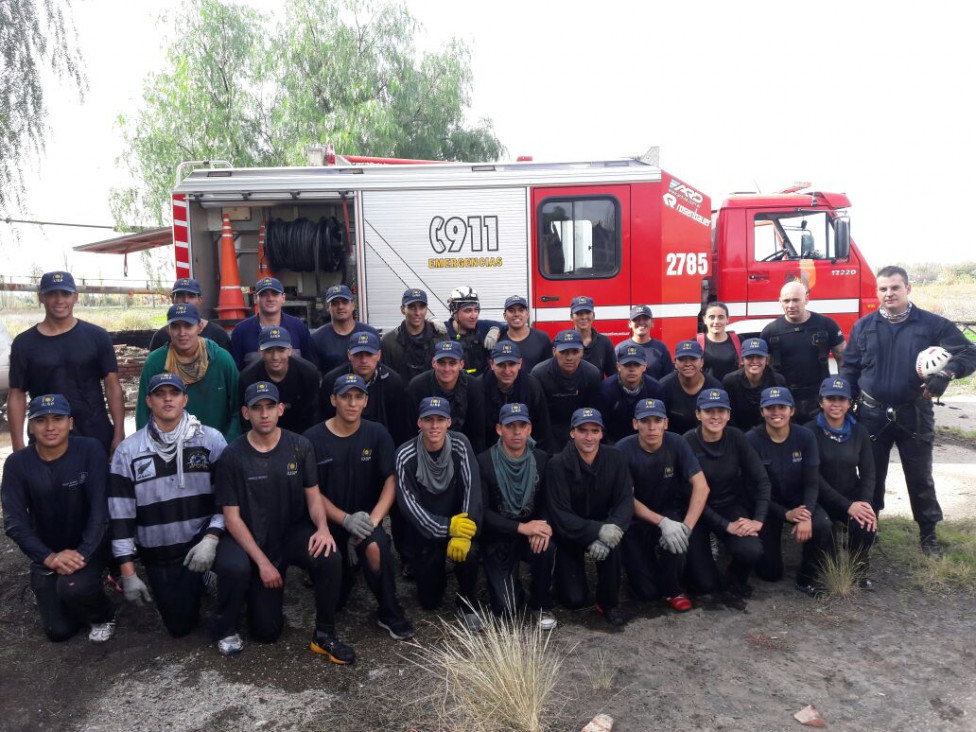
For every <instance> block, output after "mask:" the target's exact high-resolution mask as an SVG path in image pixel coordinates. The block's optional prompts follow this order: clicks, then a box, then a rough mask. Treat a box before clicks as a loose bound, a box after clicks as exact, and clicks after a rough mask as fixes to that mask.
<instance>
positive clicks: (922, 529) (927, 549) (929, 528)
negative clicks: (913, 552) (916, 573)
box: [918, 524, 942, 559]
mask: <svg viewBox="0 0 976 732" xmlns="http://www.w3.org/2000/svg"><path fill="white" fill-rule="evenodd" d="M918 528H919V544H920V545H921V547H922V554H924V555H925V556H927V557H928V558H929V559H942V547H941V546H939V539H938V537H936V535H935V524H919V525H918Z"/></svg>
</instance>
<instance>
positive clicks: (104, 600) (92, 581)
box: [30, 562, 115, 642]
mask: <svg viewBox="0 0 976 732" xmlns="http://www.w3.org/2000/svg"><path fill="white" fill-rule="evenodd" d="M102 569H103V566H102V564H101V562H91V563H89V564H88V565H87V566H86V567H83V568H82V569H79V570H78V571H77V572H74V573H73V574H68V575H60V574H58V573H57V572H55V571H53V570H50V569H48V568H47V567H44V566H42V565H39V564H32V565H31V571H30V584H31V590H33V592H34V597H36V598H37V609H38V610H39V611H40V613H41V624H42V625H43V626H44V634H45V635H46V636H47V637H48V638H49V639H50V640H52V641H55V642H60V641H66V640H68V639H69V638H71V637H72V636H73V635H74V634H75V633H77V632H78V630H79V629H81V628H83V627H85V626H87V625H95V624H98V623H107V622H108V621H109V620H112V618H114V617H115V614H114V612H113V611H112V605H111V604H110V603H109V600H108V597H107V596H106V595H105V591H104V589H103V588H102Z"/></svg>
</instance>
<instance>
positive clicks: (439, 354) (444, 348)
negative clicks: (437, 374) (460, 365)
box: [434, 341, 464, 361]
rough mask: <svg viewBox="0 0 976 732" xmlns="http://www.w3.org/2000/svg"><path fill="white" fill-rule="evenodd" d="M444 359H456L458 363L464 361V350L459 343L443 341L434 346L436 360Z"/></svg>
mask: <svg viewBox="0 0 976 732" xmlns="http://www.w3.org/2000/svg"><path fill="white" fill-rule="evenodd" d="M442 358H454V359H457V360H458V361H463V360H464V350H463V349H462V348H461V344H460V343H458V342H457V341H441V342H440V343H438V344H437V345H436V346H434V360H435V361H440V360H441V359H442Z"/></svg>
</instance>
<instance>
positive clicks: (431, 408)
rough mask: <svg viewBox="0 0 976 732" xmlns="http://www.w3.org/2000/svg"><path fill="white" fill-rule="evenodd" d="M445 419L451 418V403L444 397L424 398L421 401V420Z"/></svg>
mask: <svg viewBox="0 0 976 732" xmlns="http://www.w3.org/2000/svg"><path fill="white" fill-rule="evenodd" d="M424 417H444V418H445V419H450V418H451V403H450V402H449V401H447V399H445V398H444V397H424V398H423V399H421V400H420V418H421V419H423V418H424Z"/></svg>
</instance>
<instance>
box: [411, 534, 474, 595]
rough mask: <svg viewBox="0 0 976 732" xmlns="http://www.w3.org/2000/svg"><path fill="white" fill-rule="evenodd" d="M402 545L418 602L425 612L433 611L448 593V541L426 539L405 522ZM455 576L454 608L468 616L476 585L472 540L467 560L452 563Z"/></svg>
mask: <svg viewBox="0 0 976 732" xmlns="http://www.w3.org/2000/svg"><path fill="white" fill-rule="evenodd" d="M403 539H404V542H403V545H404V547H405V548H406V550H407V557H408V559H407V561H409V562H410V566H411V567H412V568H413V574H414V577H415V578H416V580H417V602H419V603H420V606H421V607H422V608H423V609H424V610H433V609H435V608H436V607H437V606H438V605H440V604H441V600H442V599H444V591H445V590H446V589H447V566H446V562H447V541H448V540H447V539H428V538H427V537H425V536H423V535H422V534H420V533H419V532H418V531H417V530H416V529H415V528H414V527H413V525H412V524H408V523H406V522H404V526H403ZM454 576H455V577H456V578H457V583H458V597H457V599H456V600H455V604H456V605H457V606H458V608H460V609H461V610H462V611H465V612H467V611H468V608H469V606H470V607H476V604H475V587H476V586H477V584H478V542H477V540H476V539H472V540H471V550H470V551H469V552H468V556H467V559H465V561H463V562H455V563H454Z"/></svg>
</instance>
